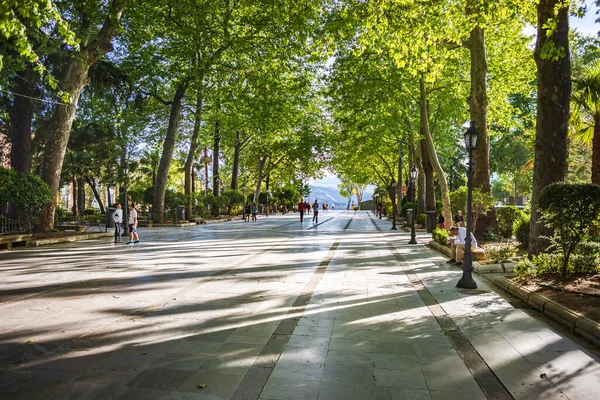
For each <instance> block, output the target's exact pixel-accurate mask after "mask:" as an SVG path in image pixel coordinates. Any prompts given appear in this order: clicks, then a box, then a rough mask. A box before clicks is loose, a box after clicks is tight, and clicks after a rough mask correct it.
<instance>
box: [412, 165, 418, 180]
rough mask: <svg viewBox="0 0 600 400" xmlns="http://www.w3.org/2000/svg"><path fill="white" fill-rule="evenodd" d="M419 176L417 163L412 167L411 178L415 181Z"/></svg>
mask: <svg viewBox="0 0 600 400" xmlns="http://www.w3.org/2000/svg"><path fill="white" fill-rule="evenodd" d="M418 177H419V170H418V169H417V166H416V165H413V167H412V168H411V169H410V179H412V180H413V181H416V180H417V178H418Z"/></svg>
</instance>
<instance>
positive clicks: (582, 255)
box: [570, 241, 600, 274]
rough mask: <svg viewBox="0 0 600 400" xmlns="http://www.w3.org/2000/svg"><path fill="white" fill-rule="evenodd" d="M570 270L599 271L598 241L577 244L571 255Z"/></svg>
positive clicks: (576, 271) (581, 272)
mask: <svg viewBox="0 0 600 400" xmlns="http://www.w3.org/2000/svg"><path fill="white" fill-rule="evenodd" d="M571 264H572V265H571V266H570V267H571V271H572V272H574V273H579V274H590V273H595V272H600V243H597V242H592V241H585V242H581V243H579V244H578V245H577V247H576V248H575V250H574V251H573V255H572V256H571Z"/></svg>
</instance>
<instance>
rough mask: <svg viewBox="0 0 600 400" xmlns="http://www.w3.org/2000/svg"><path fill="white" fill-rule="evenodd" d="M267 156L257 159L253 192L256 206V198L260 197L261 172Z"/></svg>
mask: <svg viewBox="0 0 600 400" xmlns="http://www.w3.org/2000/svg"><path fill="white" fill-rule="evenodd" d="M268 158H269V156H263V157H262V158H259V159H258V173H257V174H256V190H255V191H254V203H256V204H257V205H258V196H259V195H260V187H261V186H262V180H263V171H264V169H265V165H266V164H267V159H268Z"/></svg>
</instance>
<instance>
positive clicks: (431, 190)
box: [421, 139, 435, 212]
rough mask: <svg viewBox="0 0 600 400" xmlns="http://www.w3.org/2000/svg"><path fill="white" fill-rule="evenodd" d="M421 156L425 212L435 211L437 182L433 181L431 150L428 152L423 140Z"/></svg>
mask: <svg viewBox="0 0 600 400" xmlns="http://www.w3.org/2000/svg"><path fill="white" fill-rule="evenodd" d="M421 154H422V155H423V157H422V160H423V161H422V164H423V172H425V209H424V210H422V211H423V212H425V211H435V182H434V180H433V166H432V165H431V160H430V157H429V150H427V142H426V141H425V139H423V140H421Z"/></svg>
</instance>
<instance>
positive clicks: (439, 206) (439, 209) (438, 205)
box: [435, 200, 444, 215]
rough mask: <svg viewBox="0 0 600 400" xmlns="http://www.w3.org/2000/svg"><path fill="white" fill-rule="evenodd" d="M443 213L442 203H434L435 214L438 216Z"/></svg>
mask: <svg viewBox="0 0 600 400" xmlns="http://www.w3.org/2000/svg"><path fill="white" fill-rule="evenodd" d="M442 211H444V203H443V202H442V201H441V200H436V201H435V212H436V213H437V215H440V214H441V213H442Z"/></svg>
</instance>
